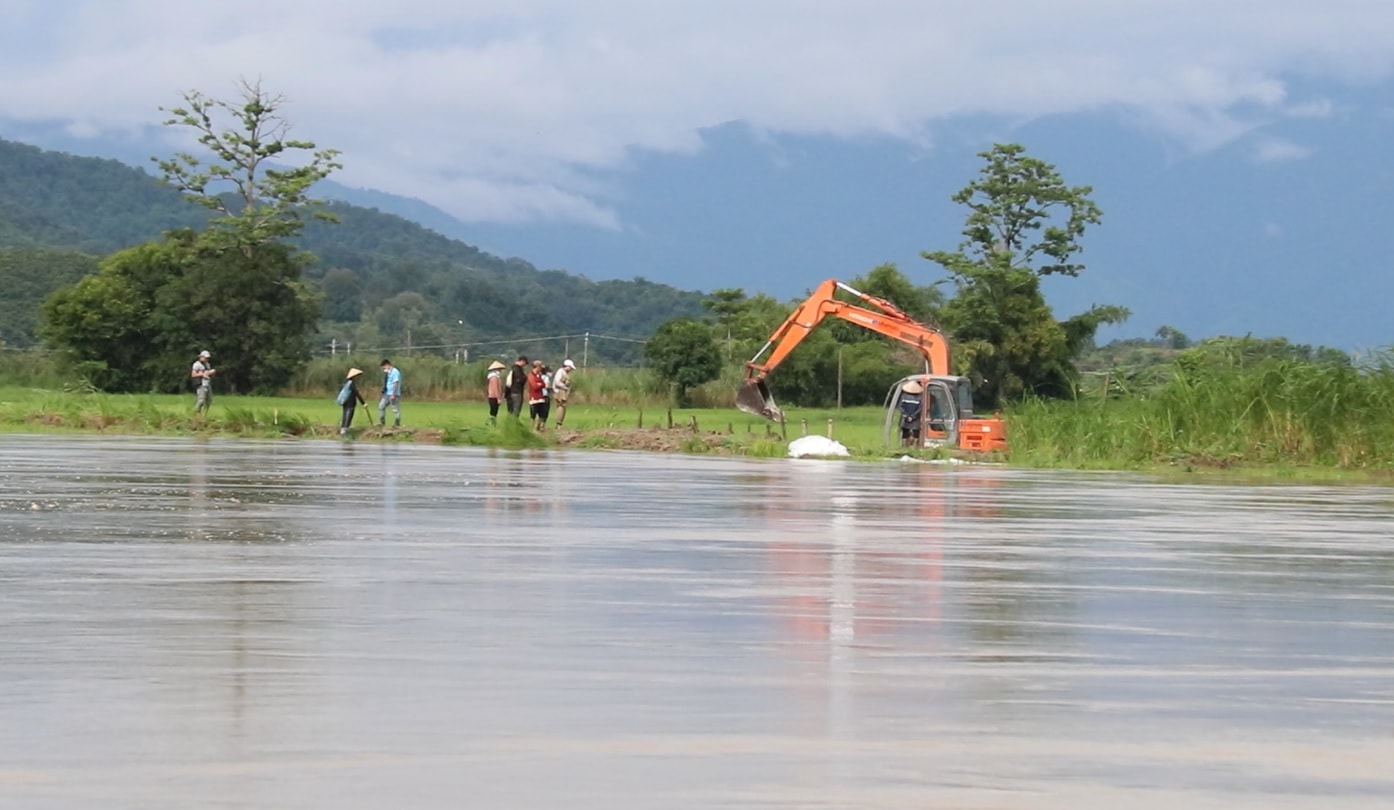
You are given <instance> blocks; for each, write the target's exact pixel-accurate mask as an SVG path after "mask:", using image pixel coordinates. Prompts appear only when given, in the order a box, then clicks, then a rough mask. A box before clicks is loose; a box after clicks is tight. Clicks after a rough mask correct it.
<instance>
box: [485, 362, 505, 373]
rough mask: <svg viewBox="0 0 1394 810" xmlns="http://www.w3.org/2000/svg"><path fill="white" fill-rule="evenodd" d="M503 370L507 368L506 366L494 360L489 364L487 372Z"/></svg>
mask: <svg viewBox="0 0 1394 810" xmlns="http://www.w3.org/2000/svg"><path fill="white" fill-rule="evenodd" d="M505 368H508V366H505V365H504V364H503V363H500V362H499V361H497V360H495V361H494V362H492V363H490V364H489V370H490V371H498V370H500V369H505Z"/></svg>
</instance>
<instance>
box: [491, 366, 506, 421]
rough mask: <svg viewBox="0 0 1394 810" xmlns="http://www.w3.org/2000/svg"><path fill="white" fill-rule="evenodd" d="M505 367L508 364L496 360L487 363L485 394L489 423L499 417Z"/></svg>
mask: <svg viewBox="0 0 1394 810" xmlns="http://www.w3.org/2000/svg"><path fill="white" fill-rule="evenodd" d="M506 368H508V366H505V365H504V364H503V363H500V362H499V361H497V360H495V361H494V362H492V363H490V364H489V376H488V384H489V390H488V393H487V395H486V396H488V398H489V424H491V425H492V424H494V421H495V420H497V419H498V418H499V401H500V400H502V399H503V370H504V369H506Z"/></svg>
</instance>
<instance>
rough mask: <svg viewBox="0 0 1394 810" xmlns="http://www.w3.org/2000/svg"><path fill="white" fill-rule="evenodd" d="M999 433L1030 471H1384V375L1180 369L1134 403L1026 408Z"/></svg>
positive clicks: (1386, 368) (1390, 416)
mask: <svg viewBox="0 0 1394 810" xmlns="http://www.w3.org/2000/svg"><path fill="white" fill-rule="evenodd" d="M1010 431H1011V433H1010V441H1011V445H1012V451H1011V459H1012V461H1013V462H1015V463H1023V464H1029V465H1037V466H1068V467H1128V466H1141V465H1151V464H1157V463H1173V464H1184V465H1188V466H1210V467H1229V466H1242V465H1280V466H1282V465H1294V466H1306V465H1312V466H1327V467H1338V468H1380V469H1394V365H1391V363H1390V360H1389V357H1388V356H1383V357H1379V358H1376V360H1375V362H1373V363H1370V364H1367V365H1365V366H1362V367H1353V366H1349V365H1340V364H1331V363H1314V362H1308V361H1301V360H1291V359H1276V358H1275V359H1267V360H1263V361H1260V362H1258V363H1256V364H1251V365H1244V364H1240V363H1219V364H1216V363H1210V364H1204V363H1201V362H1198V361H1197V360H1196V358H1194V357H1192V358H1183V359H1181V360H1178V362H1177V364H1176V366H1175V368H1174V369H1173V370H1172V374H1171V375H1170V376H1169V378H1168V379H1167V380H1166V381H1165V382H1163V383H1161V384H1159V385H1158V386H1157V387H1155V388H1154V389H1152V390H1150V391H1148V392H1147V393H1145V394H1143V395H1140V396H1137V397H1135V398H1129V399H1085V400H1081V401H1078V402H1053V403H1047V402H1029V403H1025V404H1023V405H1021V406H1018V407H1016V408H1014V409H1013V410H1012V412H1011V422H1010Z"/></svg>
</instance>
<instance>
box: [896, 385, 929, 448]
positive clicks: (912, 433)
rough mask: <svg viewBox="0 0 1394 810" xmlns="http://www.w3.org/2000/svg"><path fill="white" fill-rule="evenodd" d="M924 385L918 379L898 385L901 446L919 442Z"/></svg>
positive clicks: (916, 444)
mask: <svg viewBox="0 0 1394 810" xmlns="http://www.w3.org/2000/svg"><path fill="white" fill-rule="evenodd" d="M923 393H924V386H923V385H921V384H920V382H919V380H911V381H909V382H907V383H905V384H904V385H902V386H900V402H899V403H898V404H897V405H896V407H897V408H898V409H899V410H900V443H901V444H902V445H903V446H906V447H909V446H911V445H915V446H918V445H919V443H920V424H921V423H922V422H923V421H924V420H923V413H922V411H923V410H924V400H923V399H922V398H921V394H923Z"/></svg>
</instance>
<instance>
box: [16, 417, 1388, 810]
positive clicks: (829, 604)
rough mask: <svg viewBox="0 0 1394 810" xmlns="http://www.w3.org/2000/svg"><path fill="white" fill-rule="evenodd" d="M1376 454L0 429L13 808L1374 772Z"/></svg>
mask: <svg viewBox="0 0 1394 810" xmlns="http://www.w3.org/2000/svg"><path fill="white" fill-rule="evenodd" d="M1391 528H1394V491H1391V490H1388V489H1382V488H1366V487H1353V486H1339V487H1329V486H1292V485H1281V486H1245V487H1235V486H1223V485H1216V484H1205V483H1198V484H1194V485H1185V484H1171V483H1169V484H1159V483H1156V482H1152V481H1149V480H1148V479H1147V478H1145V477H1141V476H1127V475H1117V474H1108V475H1103V474H1068V473H1037V472H1023V471H1012V470H1005V469H1000V468H991V467H972V466H959V467H940V466H931V465H918V464H895V463H887V464H860V463H838V462H820V461H793V460H761V461H747V460H738V459H716V458H701V457H680V456H661V455H644V454H630V453H599V452H590V453H587V452H528V453H506V452H493V451H485V450H473V449H459V448H436V447H423V446H398V445H389V444H353V443H343V444H340V443H336V442H255V441H245V440H238V441H198V440H173V439H171V440H164V439H158V440H157V439H112V438H95V437H80V438H76V437H26V436H9V437H0V807H4V808H26V809H27V808H42V809H44V810H48V809H49V808H54V809H55V810H56V809H59V808H61V809H62V810H68V809H69V808H89V807H106V808H113V807H120V808H126V807H129V808H189V807H212V808H249V809H250V808H269V807H295V808H346V809H351V808H382V807H412V808H435V807H487V808H495V807H497V808H553V807H563V806H564V807H567V808H569V810H584V809H586V808H621V807H624V808H631V807H632V808H659V807H662V808H711V807H733V808H911V807H913V808H925V807H936V808H938V807H953V808H1095V807H1097V808H1112V807H1125V806H1126V807H1130V808H1153V807H1155V808H1178V807H1186V808H1207V807H1216V808H1219V807H1224V808H1248V807H1252V808H1282V807H1313V808H1315V807H1332V806H1337V805H1339V806H1341V807H1350V808H1364V807H1369V808H1376V807H1379V808H1383V807H1389V806H1392V805H1394V766H1391V763H1394V547H1391V543H1394V531H1391Z"/></svg>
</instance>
